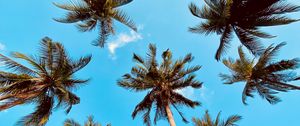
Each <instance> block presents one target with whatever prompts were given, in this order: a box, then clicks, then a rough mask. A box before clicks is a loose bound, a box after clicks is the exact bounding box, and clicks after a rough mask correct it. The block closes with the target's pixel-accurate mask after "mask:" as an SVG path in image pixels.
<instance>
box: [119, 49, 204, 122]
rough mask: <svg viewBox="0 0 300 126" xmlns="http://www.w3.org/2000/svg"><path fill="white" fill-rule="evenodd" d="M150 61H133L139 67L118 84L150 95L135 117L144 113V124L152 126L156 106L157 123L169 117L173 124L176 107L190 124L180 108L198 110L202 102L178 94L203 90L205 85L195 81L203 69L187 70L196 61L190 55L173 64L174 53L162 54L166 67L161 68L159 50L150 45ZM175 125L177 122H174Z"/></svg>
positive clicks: (133, 115)
mask: <svg viewBox="0 0 300 126" xmlns="http://www.w3.org/2000/svg"><path fill="white" fill-rule="evenodd" d="M147 56H148V57H147V58H146V59H143V58H141V57H140V56H138V55H136V54H134V56H133V60H134V61H136V62H137V63H138V64H137V66H135V67H133V68H132V69H131V74H125V75H124V76H123V79H122V80H119V81H118V84H119V86H121V87H124V88H126V89H129V90H133V91H136V92H140V91H147V90H150V91H149V92H148V94H147V95H146V96H145V98H144V99H143V100H142V101H141V102H140V103H139V104H138V105H137V106H136V107H135V110H134V111H133V113H132V117H133V118H135V116H136V115H137V114H139V113H144V116H143V117H144V123H146V124H147V125H148V126H149V125H150V124H151V123H150V111H151V108H152V107H153V106H154V108H155V111H156V113H155V117H154V123H155V124H156V122H157V120H158V119H163V118H166V117H168V119H169V122H170V121H172V118H173V117H172V114H171V111H170V105H172V106H173V107H174V108H175V109H176V110H177V111H178V112H179V114H180V115H181V117H182V119H183V121H185V122H187V121H186V119H185V118H184V117H183V115H182V113H181V112H180V111H179V110H178V108H177V107H178V106H179V105H184V106H188V107H192V108H194V107H195V106H198V105H200V103H199V102H196V101H192V100H190V99H188V98H186V97H184V96H182V95H181V94H179V93H178V92H177V91H178V90H180V89H183V88H187V87H192V88H201V85H202V83H201V82H199V81H197V80H195V77H196V76H195V75H193V74H192V73H194V72H196V71H198V70H199V69H200V68H201V67H200V66H193V67H190V68H186V69H185V65H186V64H187V63H190V62H191V61H192V60H193V57H192V55H191V54H188V55H186V56H185V57H184V58H183V59H179V60H176V61H173V60H172V53H171V52H170V51H169V49H168V50H166V51H164V52H163V54H162V63H161V64H158V63H157V60H156V46H155V45H153V44H150V45H149V53H148V54H147ZM173 123H174V124H171V122H170V124H171V125H175V122H174V120H173Z"/></svg>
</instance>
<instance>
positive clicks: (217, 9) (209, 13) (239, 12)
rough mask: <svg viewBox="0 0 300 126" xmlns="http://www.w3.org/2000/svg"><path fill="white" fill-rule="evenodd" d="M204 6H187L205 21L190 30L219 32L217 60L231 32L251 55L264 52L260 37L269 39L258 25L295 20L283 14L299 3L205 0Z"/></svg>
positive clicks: (287, 22)
mask: <svg viewBox="0 0 300 126" xmlns="http://www.w3.org/2000/svg"><path fill="white" fill-rule="evenodd" d="M204 1H205V2H206V4H207V5H206V6H204V7H203V8H201V9H200V8H198V7H197V6H196V5H195V4H194V3H191V4H190V5H189V9H190V11H191V13H192V14H193V15H194V16H196V17H198V18H201V19H205V20H206V21H205V22H201V23H200V24H199V25H197V26H195V27H191V28H189V31H190V32H192V33H200V34H203V33H204V34H206V35H208V34H211V33H217V34H218V35H221V38H220V45H219V48H218V50H217V53H216V55H215V59H216V60H220V58H221V56H222V55H223V53H224V52H225V51H226V48H229V46H230V40H231V38H232V34H233V33H235V34H236V35H237V37H238V38H239V40H240V42H241V43H242V45H244V46H245V47H246V48H247V49H248V50H250V51H251V52H252V54H254V55H259V54H261V52H262V51H263V46H262V45H261V43H260V42H259V40H258V39H259V38H272V37H275V36H272V35H270V34H268V33H265V32H262V31H261V30H259V28H260V27H266V26H276V25H285V24H289V23H292V22H295V21H298V20H294V19H291V18H288V17H286V16H285V15H284V14H286V13H291V12H296V11H299V10H300V6H296V5H292V4H288V3H285V1H283V0H204Z"/></svg>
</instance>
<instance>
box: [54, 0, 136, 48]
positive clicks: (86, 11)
mask: <svg viewBox="0 0 300 126" xmlns="http://www.w3.org/2000/svg"><path fill="white" fill-rule="evenodd" d="M131 1H132V0H81V1H80V2H78V1H77V2H75V1H73V2H71V3H70V4H66V5H62V4H56V3H55V5H56V6H57V7H59V8H62V9H65V10H68V11H69V12H68V13H67V15H66V16H65V17H64V18H59V19H55V20H56V21H58V22H62V23H76V22H80V23H78V24H77V28H78V29H79V31H82V32H86V31H91V30H93V29H95V28H96V27H99V32H100V33H99V38H98V39H97V40H95V42H94V43H93V44H94V45H95V46H100V47H104V44H105V41H106V39H107V37H108V36H109V35H110V34H114V28H113V19H115V20H117V21H119V22H121V23H123V24H125V25H126V26H128V27H129V28H131V29H133V30H134V31H137V28H136V26H135V24H134V22H133V21H132V20H130V18H129V17H128V16H127V15H126V14H125V13H124V12H123V11H121V10H119V9H117V7H120V6H122V5H125V4H128V3H130V2H131Z"/></svg>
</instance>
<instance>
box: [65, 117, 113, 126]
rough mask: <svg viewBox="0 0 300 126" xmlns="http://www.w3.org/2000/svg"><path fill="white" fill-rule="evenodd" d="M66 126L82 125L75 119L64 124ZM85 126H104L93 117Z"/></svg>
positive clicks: (89, 118) (108, 125)
mask: <svg viewBox="0 0 300 126" xmlns="http://www.w3.org/2000/svg"><path fill="white" fill-rule="evenodd" d="M64 126H81V125H80V124H79V123H77V122H76V121H75V120H73V119H67V120H66V121H65V122H64ZM84 126H102V125H101V124H100V123H97V122H95V121H94V118H93V117H92V116H89V117H88V120H87V121H86V122H85V123H84ZM106 126H111V125H110V124H107V125H106Z"/></svg>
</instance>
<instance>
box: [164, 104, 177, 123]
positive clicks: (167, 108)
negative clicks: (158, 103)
mask: <svg viewBox="0 0 300 126" xmlns="http://www.w3.org/2000/svg"><path fill="white" fill-rule="evenodd" d="M166 112H167V116H168V121H169V123H170V126H176V124H175V121H174V118H173V114H172V111H171V109H170V106H169V105H167V106H166Z"/></svg>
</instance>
